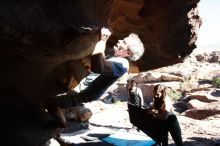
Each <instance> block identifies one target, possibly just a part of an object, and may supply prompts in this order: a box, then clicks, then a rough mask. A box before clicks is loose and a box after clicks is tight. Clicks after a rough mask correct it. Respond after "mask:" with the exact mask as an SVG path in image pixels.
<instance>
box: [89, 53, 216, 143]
mask: <svg viewBox="0 0 220 146" xmlns="http://www.w3.org/2000/svg"><path fill="white" fill-rule="evenodd" d="M215 77H220V51H218V50H217V51H214V52H208V53H204V52H201V51H200V52H194V53H192V54H191V55H190V56H188V57H187V58H185V60H184V62H183V63H180V64H176V65H173V66H168V67H163V68H159V69H156V70H152V71H148V72H144V73H140V74H129V78H132V79H135V80H136V81H138V86H139V87H140V88H141V89H142V91H143V94H144V97H145V102H146V104H147V103H149V102H150V100H151V98H150V97H151V95H152V89H153V86H154V84H158V83H160V84H165V85H167V86H168V87H170V91H172V92H170V93H172V94H170V95H171V96H172V100H173V106H174V108H175V112H176V115H177V117H178V120H179V122H180V126H181V129H182V137H183V141H184V145H185V146H218V145H220V88H219V87H217V86H216V85H215V84H213V82H212V79H213V78H215ZM106 97H111V98H112V99H114V100H113V103H112V100H105V102H106V103H104V102H103V101H95V102H91V103H87V104H85V106H86V107H89V108H90V109H91V110H92V112H93V116H92V118H91V119H90V123H91V125H90V127H95V126H103V127H109V128H113V129H124V130H127V131H130V132H137V131H136V130H135V129H132V124H131V123H130V121H129V115H128V112H127V102H126V97H127V93H126V81H123V80H121V81H119V82H117V83H116V84H115V85H114V86H112V87H111V88H109V89H108V91H107V92H106V94H104V95H103V99H104V98H105V99H106ZM118 100H120V101H118ZM169 144H170V145H174V144H173V141H172V138H171V137H170V136H169Z"/></svg>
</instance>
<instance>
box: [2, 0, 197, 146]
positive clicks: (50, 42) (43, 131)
mask: <svg viewBox="0 0 220 146" xmlns="http://www.w3.org/2000/svg"><path fill="white" fill-rule="evenodd" d="M198 2H199V0H191V1H184V0H181V1H176V0H148V1H146V0H137V1H131V0H129V1H128V0H108V1H105V0H74V1H73V0H65V1H62V0H53V1H51V0H38V1H34V0H23V1H18V0H10V1H6V0H2V1H1V2H0V60H1V61H0V68H1V71H0V87H1V90H0V107H1V109H0V114H1V116H2V117H4V119H3V120H2V122H3V124H4V127H3V129H2V132H1V135H0V137H1V142H2V139H5V141H6V142H7V143H8V145H10V144H11V145H12V144H13V145H40V144H42V143H44V142H45V141H46V140H48V139H49V138H51V137H54V136H55V134H56V128H57V127H56V125H53V126H51V125H50V126H48V125H47V123H48V122H47V121H50V120H51V118H52V117H50V115H49V114H48V113H47V112H46V111H45V110H44V104H45V101H46V100H48V99H49V98H51V97H53V96H55V95H57V94H59V93H62V92H63V90H64V89H66V88H68V87H69V84H68V83H70V82H71V80H75V81H79V80H80V79H81V78H82V77H83V76H85V75H86V74H87V70H86V69H85V68H84V64H85V63H84V62H83V60H82V59H83V58H84V57H87V56H89V55H91V52H92V51H93V48H94V45H95V43H96V42H97V40H98V38H99V33H100V32H99V31H100V28H101V27H103V26H106V27H109V28H110V29H111V30H112V31H113V34H112V36H111V37H110V39H109V42H108V46H110V45H112V44H114V43H115V42H116V41H117V40H118V39H121V38H123V37H125V36H127V35H128V34H129V33H131V32H134V33H137V34H138V35H139V36H140V38H141V39H142V41H143V43H144V46H145V54H144V56H143V57H142V58H141V60H140V61H138V62H137V63H133V64H132V65H133V66H135V67H136V68H134V69H132V68H131V70H132V71H136V72H137V71H143V70H145V71H147V70H150V69H153V68H158V67H162V66H166V65H171V64H174V63H177V62H181V61H182V59H183V58H184V57H185V56H187V55H188V54H190V53H191V52H192V51H193V49H195V48H196V45H195V42H196V38H197V31H198V29H199V27H200V25H201V19H200V17H199V16H198V9H197V4H198ZM88 27H89V28H91V29H92V30H91V29H89V28H88ZM78 68H80V71H79V70H77V69H78ZM71 76H72V77H71ZM76 83H77V82H76ZM73 86H74V85H73ZM19 131H22V133H20V132H19ZM30 133H31V134H30ZM11 134H12V135H13V136H11ZM10 136H11V138H9V137H10ZM33 137H34V138H33Z"/></svg>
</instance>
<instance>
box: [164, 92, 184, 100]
mask: <svg viewBox="0 0 220 146" xmlns="http://www.w3.org/2000/svg"><path fill="white" fill-rule="evenodd" d="M167 95H168V96H169V97H170V98H171V100H174V101H177V100H178V99H180V98H181V97H182V93H181V92H179V91H175V90H173V89H168V90H167Z"/></svg>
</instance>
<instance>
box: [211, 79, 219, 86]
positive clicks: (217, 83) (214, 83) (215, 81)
mask: <svg viewBox="0 0 220 146" xmlns="http://www.w3.org/2000/svg"><path fill="white" fill-rule="evenodd" d="M212 84H213V85H214V86H216V87H217V88H220V77H215V78H213V79H212Z"/></svg>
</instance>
